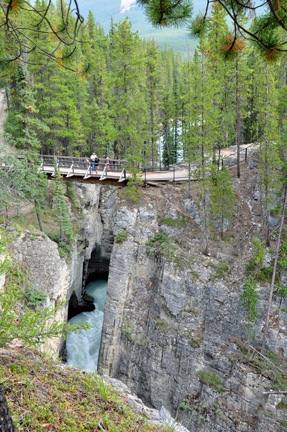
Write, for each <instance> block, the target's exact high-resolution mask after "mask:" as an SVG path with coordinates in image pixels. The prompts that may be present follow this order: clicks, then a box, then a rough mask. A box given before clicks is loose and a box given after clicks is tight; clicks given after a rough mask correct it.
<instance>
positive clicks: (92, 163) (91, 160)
mask: <svg viewBox="0 0 287 432" xmlns="http://www.w3.org/2000/svg"><path fill="white" fill-rule="evenodd" d="M96 157H97V156H96V153H93V154H92V155H91V157H90V163H91V167H92V173H93V172H94V171H95V161H96Z"/></svg>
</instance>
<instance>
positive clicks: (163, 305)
mask: <svg viewBox="0 0 287 432" xmlns="http://www.w3.org/2000/svg"><path fill="white" fill-rule="evenodd" d="M242 171H243V174H242V178H241V179H240V180H237V179H235V180H234V184H235V189H236V193H237V196H238V201H237V219H236V220H234V221H233V223H232V226H231V225H230V226H227V227H226V229H225V234H224V236H223V238H220V237H219V236H218V235H217V234H216V233H214V234H213V235H212V236H211V240H210V254H209V256H206V255H204V254H203V250H204V245H203V243H204V236H203V230H202V224H203V222H202V216H201V209H200V208H199V207H198V205H197V200H196V194H197V191H196V187H194V188H193V189H192V193H191V195H190V194H189V193H188V191H187V189H186V187H184V186H172V185H166V186H165V187H162V188H149V189H147V190H145V192H144V195H143V197H142V198H141V202H140V204H135V203H133V202H130V201H126V200H125V199H124V198H123V197H122V196H121V192H120V190H119V189H117V188H113V187H109V186H101V185H83V184H75V189H76V194H77V196H78V199H79V200H80V203H81V208H82V212H81V217H80V219H81V220H80V221H79V224H80V232H79V235H80V238H79V240H78V243H77V247H76V248H75V251H74V254H73V256H72V258H71V260H70V262H69V263H66V261H65V260H64V259H62V258H60V256H59V253H58V250H57V245H56V244H55V243H54V242H52V241H51V240H50V239H48V238H47V237H46V236H44V235H35V234H33V235H32V234H31V233H30V234H29V233H28V232H25V233H23V234H22V235H21V236H20V237H19V238H18V239H16V240H15V241H14V260H15V262H21V263H22V265H24V266H26V267H27V268H28V269H29V277H30V280H31V282H32V283H33V285H34V287H35V289H36V290H37V291H41V292H43V293H47V295H48V298H47V304H57V303H58V302H60V301H62V300H65V299H68V300H70V302H69V304H70V307H69V310H70V312H69V311H68V307H65V308H63V309H62V314H61V316H59V317H58V318H59V319H61V320H67V319H68V313H69V314H72V316H74V315H76V314H77V313H78V312H81V311H83V310H87V309H86V308H87V307H88V308H89V307H91V299H90V298H89V296H87V294H86V293H85V289H84V288H85V286H86V285H87V283H89V282H91V281H93V280H95V279H106V280H107V281H108V284H107V295H106V304H105V311H104V322H103V331H102V341H101V348H100V355H99V362H98V370H99V371H100V372H102V373H104V374H106V375H109V376H110V377H113V378H117V379H119V380H121V381H122V382H124V383H125V384H127V385H128V387H129V388H130V389H131V390H132V391H133V392H134V393H135V394H137V395H138V396H139V397H140V398H141V399H142V400H143V401H144V402H145V404H147V405H148V406H151V407H155V408H157V409H160V408H161V407H162V406H164V407H165V408H167V409H168V410H169V411H170V412H171V414H172V415H173V417H175V418H176V419H177V420H178V421H179V422H180V423H182V424H183V425H184V426H185V427H186V428H187V429H188V430H190V431H193V432H196V431H198V432H205V431H216V432H217V431H218V432H219V431H225V432H229V431H230V432H231V431H232V432H233V431H242V432H243V431H246V432H247V431H248V432H253V431H262V432H263V431H282V430H285V426H286V425H287V411H286V408H285V407H286V406H287V401H286V398H285V395H284V394H280V393H276V394H275V393H274V395H272V394H269V395H265V394H264V392H266V391H269V390H272V389H274V390H276V388H280V387H278V379H279V380H280V377H279V375H280V374H279V375H278V373H277V372H278V371H277V370H276V369H273V370H271V371H270V369H269V368H268V367H267V363H264V362H263V363H262V362H260V357H259V356H258V358H256V359H254V361H253V362H249V361H248V360H247V353H246V345H245V343H246V342H247V340H248V335H247V327H246V324H247V321H246V315H245V312H244V310H243V308H242V304H241V300H240V296H241V295H242V285H243V283H244V281H245V280H246V274H245V273H246V265H247V264H248V262H249V261H250V259H251V257H252V240H253V238H254V237H260V235H261V233H262V217H261V213H260V193H261V191H260V189H259V187H258V184H257V174H256V163H255V162H254V161H251V162H250V163H249V165H248V166H245V167H244V168H243V169H242ZM273 219H274V220H273V221H271V222H272V223H273V224H276V223H278V218H277V220H276V218H273ZM246 233H250V234H249V235H246ZM271 259H272V251H270V253H269V254H267V255H266V257H265V261H264V266H265V267H266V268H269V267H270V262H271ZM286 277H287V275H286V274H284V273H281V282H282V284H286ZM47 282H48V283H49V286H47ZM269 289H270V284H269V282H267V281H265V282H264V281H262V283H261V284H260V287H259V289H258V296H259V300H258V304H257V313H258V319H257V323H256V326H255V329H254V338H253V341H252V345H253V346H254V347H257V348H258V347H260V344H261V340H262V329H263V325H264V320H265V314H266V310H267V303H268V296H269ZM71 311H72V312H71ZM286 311H287V305H286V299H285V298H283V297H280V295H275V297H274V301H273V304H272V313H271V325H270V330H269V337H268V342H267V345H268V346H267V348H268V349H270V350H272V351H273V352H274V359H273V361H274V362H275V363H276V364H277V365H279V366H280V362H281V361H282V362H283V361H285V360H284V353H285V352H286V345H287V339H286V334H287V328H286V319H287V315H286ZM244 342H245V343H244ZM64 348H65V347H64V344H63V341H62V342H61V344H60V345H59V343H58V342H53V343H51V342H50V343H49V344H48V346H46V349H52V350H54V352H55V353H59V352H63V350H64ZM258 349H259V348H258ZM271 369H272V367H271ZM259 372H260V373H259ZM278 377H279V378H278Z"/></svg>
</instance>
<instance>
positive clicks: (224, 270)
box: [209, 262, 230, 281]
mask: <svg viewBox="0 0 287 432" xmlns="http://www.w3.org/2000/svg"><path fill="white" fill-rule="evenodd" d="M209 265H210V266H211V267H212V268H214V269H215V273H214V274H213V275H212V276H211V278H210V280H212V281H214V280H216V279H225V278H226V276H227V275H229V273H230V269H229V266H228V265H227V264H226V263H224V262H221V263H219V264H218V265H215V264H212V263H210V264H209Z"/></svg>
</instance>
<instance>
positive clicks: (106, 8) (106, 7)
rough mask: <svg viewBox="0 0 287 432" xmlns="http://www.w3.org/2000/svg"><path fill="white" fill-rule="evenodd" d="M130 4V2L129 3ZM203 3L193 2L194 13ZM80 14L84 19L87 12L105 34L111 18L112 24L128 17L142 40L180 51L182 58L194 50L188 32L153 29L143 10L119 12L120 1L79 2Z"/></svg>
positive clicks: (179, 29) (94, 0)
mask: <svg viewBox="0 0 287 432" xmlns="http://www.w3.org/2000/svg"><path fill="white" fill-rule="evenodd" d="M130 3H131V2H130ZM204 6H205V2H202V1H200V0H195V1H194V13H197V12H198V11H200V10H202V9H203V7H204ZM79 7H80V10H81V14H82V15H83V16H84V17H85V18H86V17H87V15H88V13H89V10H91V11H92V12H93V14H94V16H95V21H96V22H99V23H100V24H101V25H102V27H103V28H104V29H105V31H106V32H107V31H108V30H109V27H110V22H111V17H112V18H113V21H114V22H118V21H120V20H124V19H125V17H128V18H129V20H130V21H131V23H132V29H133V30H134V31H136V30H137V31H138V32H139V35H140V37H141V38H142V39H155V40H156V43H157V45H159V46H160V47H161V48H164V46H165V44H167V46H168V47H170V48H173V49H174V50H176V51H180V53H181V54H182V56H183V57H185V58H187V57H188V52H189V51H190V52H192V51H194V49H195V46H196V41H195V40H194V39H192V38H191V37H189V35H188V31H187V29H186V28H185V27H183V28H165V29H162V28H160V29H159V28H155V27H153V26H152V25H151V24H150V23H149V22H148V20H147V18H146V16H145V13H144V10H143V9H142V8H141V7H139V6H136V5H133V6H131V7H130V9H129V10H128V11H126V12H121V0H109V1H108V2H107V1H106V0H79Z"/></svg>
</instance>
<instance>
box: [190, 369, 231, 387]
mask: <svg viewBox="0 0 287 432" xmlns="http://www.w3.org/2000/svg"><path fill="white" fill-rule="evenodd" d="M197 375H198V377H199V381H200V382H201V383H202V384H206V385H208V386H210V387H213V388H214V389H215V390H216V391H218V392H223V391H225V390H226V389H225V388H224V387H222V385H221V379H220V377H219V376H218V375H217V373H215V372H211V371H209V370H200V371H198V372H197Z"/></svg>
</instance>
